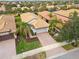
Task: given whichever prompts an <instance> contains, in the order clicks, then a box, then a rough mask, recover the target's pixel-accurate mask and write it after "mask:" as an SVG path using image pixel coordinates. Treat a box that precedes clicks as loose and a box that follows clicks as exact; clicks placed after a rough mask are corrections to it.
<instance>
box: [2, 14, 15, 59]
mask: <svg viewBox="0 0 79 59" xmlns="http://www.w3.org/2000/svg"><path fill="white" fill-rule="evenodd" d="M15 32H16V26H15V18H14V16H12V15H0V59H11V58H12V57H13V56H15V55H16V48H15V34H14V33H15Z"/></svg>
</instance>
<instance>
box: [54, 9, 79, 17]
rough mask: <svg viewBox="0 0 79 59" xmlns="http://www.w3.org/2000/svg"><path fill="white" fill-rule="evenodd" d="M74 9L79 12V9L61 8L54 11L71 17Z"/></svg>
mask: <svg viewBox="0 0 79 59" xmlns="http://www.w3.org/2000/svg"><path fill="white" fill-rule="evenodd" d="M74 11H77V12H78V13H79V10H78V9H69V10H59V11H56V12H54V13H56V14H59V15H62V16H65V17H69V14H70V13H71V12H74Z"/></svg>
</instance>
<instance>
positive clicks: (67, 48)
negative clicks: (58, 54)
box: [62, 42, 79, 50]
mask: <svg viewBox="0 0 79 59" xmlns="http://www.w3.org/2000/svg"><path fill="white" fill-rule="evenodd" d="M62 47H63V48H64V49H65V50H71V49H74V48H76V47H74V46H72V44H67V45H64V46H62ZM77 47H79V42H78V46H77Z"/></svg>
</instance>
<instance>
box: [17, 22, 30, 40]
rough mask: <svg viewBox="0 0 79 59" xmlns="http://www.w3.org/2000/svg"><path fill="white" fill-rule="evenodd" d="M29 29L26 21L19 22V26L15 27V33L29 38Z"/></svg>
mask: <svg viewBox="0 0 79 59" xmlns="http://www.w3.org/2000/svg"><path fill="white" fill-rule="evenodd" d="M29 29H30V27H29V25H28V24H27V23H24V22H19V27H18V28H17V33H18V34H19V36H22V37H25V38H27V39H30V36H29Z"/></svg>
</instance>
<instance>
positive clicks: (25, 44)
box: [16, 38, 41, 54]
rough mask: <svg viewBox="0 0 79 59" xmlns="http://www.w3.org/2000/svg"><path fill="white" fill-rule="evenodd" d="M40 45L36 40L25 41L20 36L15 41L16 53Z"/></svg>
mask: <svg viewBox="0 0 79 59" xmlns="http://www.w3.org/2000/svg"><path fill="white" fill-rule="evenodd" d="M38 47H41V44H40V42H39V41H38V40H34V39H33V40H32V41H27V40H25V39H23V38H21V39H20V40H19V41H18V42H17V46H16V52H17V54H18V53H22V52H25V51H29V50H32V49H35V48H38Z"/></svg>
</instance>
